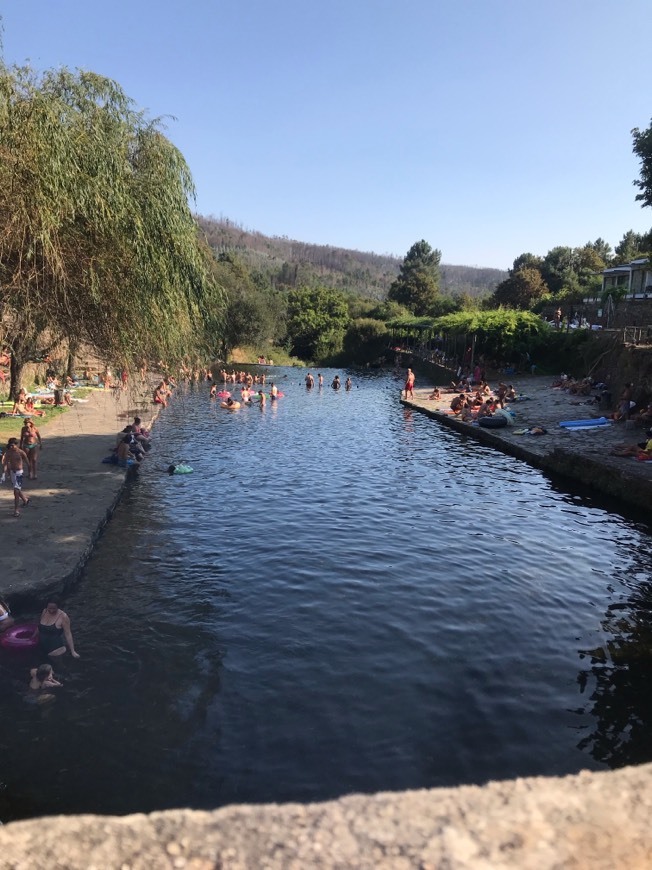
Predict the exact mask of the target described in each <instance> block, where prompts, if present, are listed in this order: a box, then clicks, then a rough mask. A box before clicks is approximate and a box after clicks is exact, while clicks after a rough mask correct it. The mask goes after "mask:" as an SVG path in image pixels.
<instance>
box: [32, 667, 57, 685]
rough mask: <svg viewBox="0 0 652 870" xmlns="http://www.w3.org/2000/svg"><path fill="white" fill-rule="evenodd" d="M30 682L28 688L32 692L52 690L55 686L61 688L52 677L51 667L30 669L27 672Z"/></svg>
mask: <svg viewBox="0 0 652 870" xmlns="http://www.w3.org/2000/svg"><path fill="white" fill-rule="evenodd" d="M29 675H30V678H31V679H30V681H29V687H30V689H33V690H34V691H38V690H39V689H52V688H54V687H55V686H63V683H60V682H59V681H58V680H57V679H56V678H55V676H54V671H53V670H52V665H39V666H38V668H32V669H31V671H30V672H29Z"/></svg>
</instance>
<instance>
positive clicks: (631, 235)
mask: <svg viewBox="0 0 652 870" xmlns="http://www.w3.org/2000/svg"><path fill="white" fill-rule="evenodd" d="M644 250H645V249H644V247H643V236H642V235H641V234H640V233H635V232H634V230H628V231H627V232H626V233H625V234H624V235H623V237H622V239H621V240H620V242H619V243H618V244H617V245H616V248H615V251H614V265H615V266H619V265H621V264H622V263H631V261H632V260H635V259H636V258H637V257H640V256H641V255H642V254H643V253H644Z"/></svg>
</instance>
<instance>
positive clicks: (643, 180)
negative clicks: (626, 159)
mask: <svg viewBox="0 0 652 870" xmlns="http://www.w3.org/2000/svg"><path fill="white" fill-rule="evenodd" d="M632 138H633V140H634V146H633V151H634V154H636V156H637V157H638V158H639V160H640V161H641V175H640V178H638V179H636V180H635V181H634V185H635V186H636V187H638V188H639V190H640V191H641V192H640V193H637V194H636V200H637V201H638V202H640V203H642V204H643V206H650V205H652V121H651V122H650V126H649V127H648V128H647V129H646V130H643V131H641V130H639V128H638V127H635V128H634V129H633V130H632Z"/></svg>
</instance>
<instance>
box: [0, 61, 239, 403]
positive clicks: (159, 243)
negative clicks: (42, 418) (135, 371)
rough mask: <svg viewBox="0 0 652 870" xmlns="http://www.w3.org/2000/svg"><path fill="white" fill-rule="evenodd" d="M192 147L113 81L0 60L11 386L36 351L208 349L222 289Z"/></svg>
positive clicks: (1, 254) (169, 356)
mask: <svg viewBox="0 0 652 870" xmlns="http://www.w3.org/2000/svg"><path fill="white" fill-rule="evenodd" d="M193 195H194V188H193V185H192V179H191V176H190V172H189V170H188V167H187V165H186V163H185V161H184V159H183V157H182V155H181V154H180V152H179V151H178V150H177V149H176V148H175V147H174V146H173V145H172V144H171V143H170V142H169V140H168V139H166V137H165V136H163V134H162V133H161V130H160V125H159V123H158V121H156V120H150V119H148V118H146V117H145V115H144V114H143V113H142V112H139V111H137V110H136V109H135V108H134V107H133V104H132V101H131V100H130V99H129V98H128V97H127V96H126V95H125V94H124V92H123V91H122V89H121V88H120V87H119V85H117V84H116V83H115V82H113V81H111V80H109V79H106V78H104V77H102V76H99V75H96V74H94V73H91V72H83V71H80V72H75V73H73V72H70V71H69V70H66V69H61V70H56V71H49V72H46V73H44V74H43V75H42V76H37V75H36V74H35V73H34V72H33V71H32V70H31V69H29V68H8V67H6V66H4V65H3V64H1V63H0V227H2V233H0V306H1V314H2V322H3V323H4V324H8V333H7V335H6V338H5V340H6V342H7V344H8V346H9V347H10V349H11V352H12V367H11V374H12V392H13V393H14V394H15V392H16V390H17V388H18V386H19V384H20V379H21V373H22V367H23V366H24V364H25V362H27V361H28V360H29V359H30V358H32V357H33V355H34V354H35V352H36V351H37V349H38V348H41V349H43V348H44V346H47V345H52V344H54V343H55V342H62V341H71V342H72V344H73V345H75V344H78V343H80V342H86V343H89V344H90V345H92V346H93V348H94V349H95V350H96V352H97V353H99V354H100V355H101V356H103V357H104V358H106V359H107V360H111V361H113V362H114V363H116V364H118V365H121V366H126V367H128V368H129V367H135V366H136V365H140V363H141V362H142V360H143V358H145V359H152V360H159V359H163V360H165V361H166V363H167V364H168V365H174V363H175V362H180V361H181V360H182V359H183V358H184V357H185V356H187V354H188V352H189V350H193V351H196V352H197V353H202V354H204V353H206V352H207V351H208V350H209V347H210V344H211V342H212V341H214V336H215V333H216V331H219V329H220V325H221V315H222V308H223V302H222V294H221V291H220V289H219V286H218V285H217V283H216V282H215V280H214V277H213V271H212V262H213V258H212V255H211V253H210V250H209V249H208V246H207V245H206V244H204V243H203V242H202V241H201V239H200V238H199V235H198V232H197V225H196V223H195V220H194V218H193V216H192V214H191V212H190V208H189V205H188V201H189V198H192V196H193Z"/></svg>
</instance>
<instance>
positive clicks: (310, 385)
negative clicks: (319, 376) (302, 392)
mask: <svg viewBox="0 0 652 870" xmlns="http://www.w3.org/2000/svg"><path fill="white" fill-rule="evenodd" d="M314 386H315V379H314V378H313V376H312V375H311V374H310V372H308V374H307V375H306V389H307V390H312V388H313V387H314Z"/></svg>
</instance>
